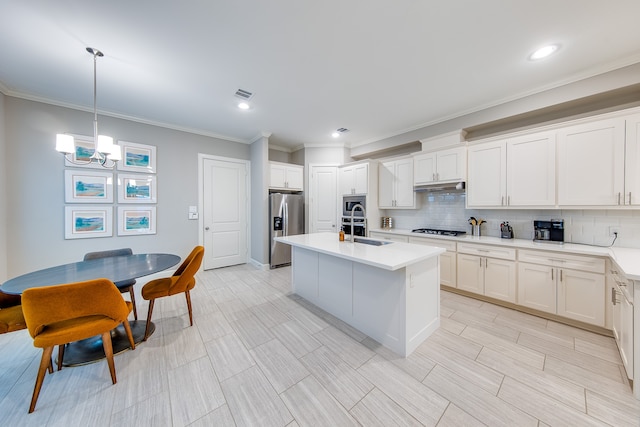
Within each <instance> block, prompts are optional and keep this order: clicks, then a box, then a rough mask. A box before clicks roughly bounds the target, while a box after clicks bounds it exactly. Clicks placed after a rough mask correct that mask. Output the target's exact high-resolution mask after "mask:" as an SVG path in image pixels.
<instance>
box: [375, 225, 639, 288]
mask: <svg viewBox="0 0 640 427" xmlns="http://www.w3.org/2000/svg"><path fill="white" fill-rule="evenodd" d="M370 231H372V232H377V233H389V234H398V235H405V236H411V237H422V238H429V239H442V240H451V241H455V242H460V243H481V244H487V245H494V246H506V247H512V248H516V249H536V250H545V251H552V252H564V253H568V254H576V255H591V256H601V257H609V258H610V259H611V260H612V261H613V262H614V263H615V264H616V265H617V266H618V267H619V268H620V270H622V272H623V273H624V275H625V276H626V277H627V279H631V280H638V281H640V249H635V248H618V247H609V248H603V247H599V246H590V245H581V244H577V243H564V244H555V243H539V242H534V241H532V240H528V239H501V238H499V237H489V236H468V235H463V236H459V237H452V236H440V235H434V234H423V233H412V232H411V230H401V229H394V228H392V229H390V230H384V229H377V230H370Z"/></svg>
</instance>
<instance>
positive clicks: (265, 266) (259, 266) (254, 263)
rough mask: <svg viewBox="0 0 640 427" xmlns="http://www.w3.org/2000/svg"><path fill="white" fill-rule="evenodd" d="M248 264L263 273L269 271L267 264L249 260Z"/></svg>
mask: <svg viewBox="0 0 640 427" xmlns="http://www.w3.org/2000/svg"><path fill="white" fill-rule="evenodd" d="M249 264H251V265H252V266H254V267H255V268H258V269H260V270H263V271H267V270H269V264H263V263H261V262H258V261H256V260H255V259H253V258H251V259H249Z"/></svg>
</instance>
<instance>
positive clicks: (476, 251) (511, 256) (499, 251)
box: [458, 243, 516, 261]
mask: <svg viewBox="0 0 640 427" xmlns="http://www.w3.org/2000/svg"><path fill="white" fill-rule="evenodd" d="M458 253H464V254H470V255H479V256H486V257H489V258H500V259H508V260H511V261H515V259H516V250H515V249H513V248H505V247H502V246H491V245H479V244H475V243H458Z"/></svg>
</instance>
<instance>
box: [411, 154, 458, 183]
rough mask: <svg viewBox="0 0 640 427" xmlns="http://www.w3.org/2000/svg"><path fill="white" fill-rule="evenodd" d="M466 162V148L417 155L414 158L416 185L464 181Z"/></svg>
mask: <svg viewBox="0 0 640 427" xmlns="http://www.w3.org/2000/svg"><path fill="white" fill-rule="evenodd" d="M466 160H467V149H466V147H457V148H451V149H448V150H441V151H436V152H433V153H420V154H416V155H415V156H414V158H413V177H414V184H415V185H424V184H432V183H436V182H455V181H464V180H465V179H466V165H467V161H466Z"/></svg>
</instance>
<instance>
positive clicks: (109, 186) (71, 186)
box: [64, 169, 113, 203]
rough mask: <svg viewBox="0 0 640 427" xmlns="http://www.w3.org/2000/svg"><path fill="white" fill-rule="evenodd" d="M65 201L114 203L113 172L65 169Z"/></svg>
mask: <svg viewBox="0 0 640 427" xmlns="http://www.w3.org/2000/svg"><path fill="white" fill-rule="evenodd" d="M64 201H65V203H113V174H112V173H109V172H91V171H87V170H81V169H67V170H65V171H64Z"/></svg>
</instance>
